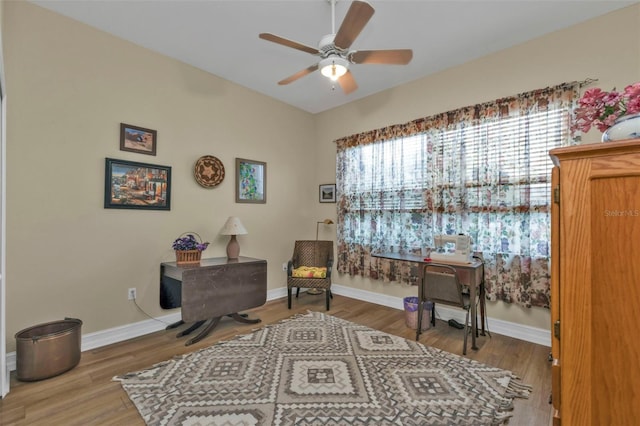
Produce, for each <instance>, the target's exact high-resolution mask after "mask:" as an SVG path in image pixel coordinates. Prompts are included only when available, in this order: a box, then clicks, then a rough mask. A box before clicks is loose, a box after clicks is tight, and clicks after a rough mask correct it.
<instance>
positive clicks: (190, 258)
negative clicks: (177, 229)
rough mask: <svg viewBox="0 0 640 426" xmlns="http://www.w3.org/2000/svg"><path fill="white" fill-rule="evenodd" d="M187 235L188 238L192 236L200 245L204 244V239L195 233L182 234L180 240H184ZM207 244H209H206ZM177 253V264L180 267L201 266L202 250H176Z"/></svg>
mask: <svg viewBox="0 0 640 426" xmlns="http://www.w3.org/2000/svg"><path fill="white" fill-rule="evenodd" d="M185 235H186V236H189V235H192V236H193V239H194V240H195V241H197V242H198V243H202V238H200V235H198V234H196V233H195V232H184V233H182V234H180V236H179V237H178V238H182V237H183V236H185ZM176 241H177V240H176ZM174 244H175V243H174ZM206 244H209V243H206ZM174 247H175V245H174ZM175 252H176V264H178V265H199V264H200V259H201V258H202V250H175Z"/></svg>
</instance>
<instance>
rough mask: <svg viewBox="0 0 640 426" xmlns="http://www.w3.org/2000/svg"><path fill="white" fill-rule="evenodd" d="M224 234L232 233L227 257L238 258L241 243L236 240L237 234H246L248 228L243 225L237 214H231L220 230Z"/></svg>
mask: <svg viewBox="0 0 640 426" xmlns="http://www.w3.org/2000/svg"><path fill="white" fill-rule="evenodd" d="M220 234H222V235H231V239H230V240H229V244H227V259H237V258H238V256H239V255H240V244H239V243H238V240H236V235H245V234H247V230H246V229H244V226H242V222H240V219H238V218H237V217H236V216H229V219H227V222H226V223H225V224H224V226H223V227H222V230H221V231H220Z"/></svg>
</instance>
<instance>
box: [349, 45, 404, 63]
mask: <svg viewBox="0 0 640 426" xmlns="http://www.w3.org/2000/svg"><path fill="white" fill-rule="evenodd" d="M412 58H413V50H411V49H392V50H358V51H356V52H353V53H352V54H350V55H349V59H350V60H351V62H353V63H354V64H391V65H406V64H408V63H409V62H411V59H412Z"/></svg>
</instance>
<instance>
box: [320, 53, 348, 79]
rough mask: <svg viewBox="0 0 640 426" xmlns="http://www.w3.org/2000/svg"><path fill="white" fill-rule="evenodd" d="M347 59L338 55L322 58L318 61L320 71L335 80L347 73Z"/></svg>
mask: <svg viewBox="0 0 640 426" xmlns="http://www.w3.org/2000/svg"><path fill="white" fill-rule="evenodd" d="M348 66H349V61H347V60H346V59H344V58H341V57H340V56H334V57H330V58H324V59H323V60H321V61H320V63H319V68H320V72H321V73H322V75H324V76H325V77H328V78H330V79H331V80H333V81H336V80H337V79H339V78H340V77H342V76H343V75H345V74H346V73H347V69H348Z"/></svg>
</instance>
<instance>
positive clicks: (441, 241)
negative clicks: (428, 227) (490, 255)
mask: <svg viewBox="0 0 640 426" xmlns="http://www.w3.org/2000/svg"><path fill="white" fill-rule="evenodd" d="M433 239H434V243H435V246H436V250H435V251H432V252H431V254H430V255H429V257H430V258H431V260H432V261H434V262H437V261H442V262H454V263H455V262H457V263H471V237H469V236H468V235H436V236H435V237H433ZM452 245H453V248H452V247H451V246H452Z"/></svg>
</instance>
